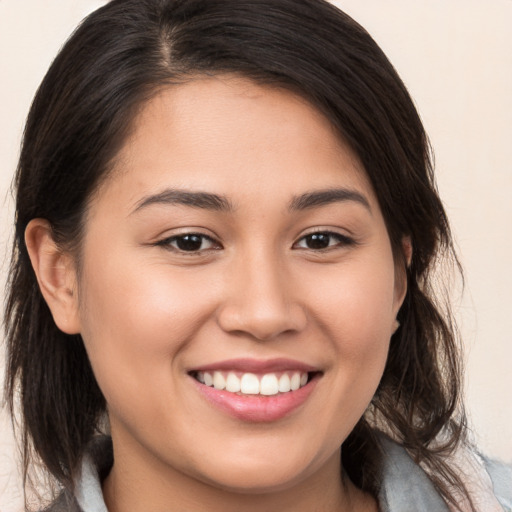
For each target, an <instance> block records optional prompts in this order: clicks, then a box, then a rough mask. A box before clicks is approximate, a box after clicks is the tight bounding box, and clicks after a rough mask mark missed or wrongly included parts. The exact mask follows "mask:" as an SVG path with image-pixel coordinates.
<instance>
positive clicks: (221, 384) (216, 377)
mask: <svg viewBox="0 0 512 512" xmlns="http://www.w3.org/2000/svg"><path fill="white" fill-rule="evenodd" d="M213 387H214V388H215V389H224V388H225V387H226V379H225V378H224V375H222V373H220V372H213Z"/></svg>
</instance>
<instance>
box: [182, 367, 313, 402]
mask: <svg viewBox="0 0 512 512" xmlns="http://www.w3.org/2000/svg"><path fill="white" fill-rule="evenodd" d="M315 373H316V372H304V371H285V372H272V373H264V374H256V373H250V372H247V373H242V372H236V371H221V370H214V371H196V372H192V373H191V376H192V377H193V378H194V379H196V380H197V381H198V382H200V383H201V384H203V385H205V386H208V387H211V388H214V389H216V390H219V391H228V392H230V393H234V394H237V395H241V396H243V395H260V396H275V395H281V394H285V393H290V392H292V391H297V390H299V389H300V388H302V387H304V386H305V385H306V384H307V383H308V382H309V381H310V380H311V378H312V377H313V376H314V374H315Z"/></svg>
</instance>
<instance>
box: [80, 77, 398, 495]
mask: <svg viewBox="0 0 512 512" xmlns="http://www.w3.org/2000/svg"><path fill="white" fill-rule="evenodd" d="M401 281H402V280H400V279H398V278H397V276H396V272H395V263H394V261H393V256H392V251H391V246H390V241H389V238H388V234H387V231H386V227H385V224H384V221H383V218H382V214H381V211H380V209H379V206H378V203H377V200H376V197H375V194H374V192H373V190H372V187H371V185H370V184H369V181H368V179H367V177H366V176H365V172H364V170H363V169H362V167H361V164H360V163H359V161H358V159H357V158H356V157H355V155H354V154H353V153H352V151H351V150H350V149H349V148H348V147H347V146H346V145H345V144H344V143H343V142H342V141H341V140H340V139H339V137H338V136H337V134H336V133H335V132H334V130H333V129H332V127H331V125H330V124H329V122H328V121H327V120H326V119H325V118H324V117H323V116H322V115H320V114H319V113H318V112H317V111H316V110H315V109H314V108H313V107H312V106H311V105H309V104H308V103H307V102H305V101H304V100H303V99H301V98H299V97H297V96H295V95H293V94H292V93H290V92H286V91H282V90H276V89H271V88H266V87H262V86H258V85H255V84H253V83H251V82H249V81H246V80H243V79H240V78H234V77H222V76H221V77H216V78H204V79H201V78H198V79H196V80H193V81H191V82H189V83H187V84H185V85H179V86H176V87H172V88H169V89H166V90H163V91H162V92H161V93H159V95H158V96H156V97H155V98H153V99H152V100H151V101H150V102H149V103H148V104H147V105H146V106H145V107H144V109H143V110H142V112H141V113H140V115H139V116H138V117H137V119H136V120H135V125H134V130H133V131H132V134H131V136H130V138H129V140H127V142H126V143H125V145H124V147H123V148H122V149H121V151H120V153H119V155H118V157H117V160H116V163H115V169H114V172H113V173H112V175H111V176H110V177H109V179H108V180H107V181H106V182H105V183H104V184H103V185H102V186H101V187H100V189H99V190H98V192H97V194H95V196H94V197H93V200H92V203H91V206H90V210H89V214H88V217H87V221H86V227H85V237H84V242H83V247H82V267H81V275H80V277H79V279H78V290H79V301H78V302H77V306H76V307H77V314H78V317H79V322H80V331H81V334H82V337H83V339H84V342H85V344H86V348H87V351H88V354H89V357H90V360H91V364H92V367H93V370H94V372H95V375H96V378H97V380H98V383H99V386H100V388H101V389H102V391H103V393H104V395H105V398H106V400H107V403H108V412H109V416H110V421H111V428H112V435H113V439H114V448H115V450H116V464H117V463H118V461H124V463H125V464H126V465H130V464H131V465H132V466H137V467H140V468H145V469H146V471H147V472H149V473H151V471H153V472H156V471H157V469H158V472H159V474H163V473H166V472H167V473H168V474H173V475H180V477H184V478H189V479H194V480H197V481H201V482H206V483H209V484H211V485H213V486H217V487H220V488H224V489H234V490H243V491H251V490H260V491H262V490H267V491H268V490H272V489H278V488H286V487H289V486H293V485H294V484H297V483H299V482H303V481H306V480H307V479H308V478H311V477H313V475H315V474H319V473H321V472H322V471H323V470H324V469H325V468H327V467H331V468H332V467H336V468H337V466H338V461H339V455H340V446H341V444H342V442H343V441H344V439H345V438H346V437H347V435H348V434H349V433H350V431H351V430H352V428H353V427H354V425H355V424H356V422H357V421H358V419H359V418H360V417H361V416H362V414H363V413H364V411H365V409H366V407H367V405H368V403H369V402H370V400H371V398H372V396H373V394H374V392H375V389H376V387H377V385H378V383H379V380H380V378H381V375H382V372H383V369H384V365H385V361H386V357H387V352H388V344H389V339H390V336H391V334H392V330H393V324H394V319H395V317H396V313H397V311H398V308H399V306H400V304H401V301H402V298H403V295H404V291H405V290H403V289H402V287H401V285H399V284H398V283H400V282H401ZM276 453H279V454H280V455H279V457H276V456H275V454H276ZM333 461H335V463H334V462H333ZM333 464H334V466H333Z"/></svg>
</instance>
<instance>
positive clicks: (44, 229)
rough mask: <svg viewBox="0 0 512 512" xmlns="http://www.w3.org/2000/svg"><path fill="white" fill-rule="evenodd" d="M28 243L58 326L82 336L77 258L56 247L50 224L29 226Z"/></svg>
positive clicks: (41, 221) (40, 221)
mask: <svg viewBox="0 0 512 512" xmlns="http://www.w3.org/2000/svg"><path fill="white" fill-rule="evenodd" d="M25 243H26V245H27V249H28V254H29V257H30V261H31V263H32V267H33V268H34V272H35V273H36V277H37V282H38V283H39V288H40V290H41V293H42V294H43V297H44V299H45V301H46V303H47V304H48V307H49V308H50V311H51V312H52V316H53V320H54V321H55V324H56V325H57V327H58V328H59V329H60V330H61V331H63V332H65V333H66V334H78V333H79V332H80V318H79V310H78V297H77V288H76V271H75V267H74V264H73V258H72V257H71V255H70V254H69V253H67V252H64V251H62V250H61V249H60V248H59V247H58V245H57V244H56V243H55V241H54V239H53V233H52V229H51V226H50V223H49V222H48V221H46V220H44V219H32V220H31V221H30V222H29V223H28V226H27V229H26V230H25Z"/></svg>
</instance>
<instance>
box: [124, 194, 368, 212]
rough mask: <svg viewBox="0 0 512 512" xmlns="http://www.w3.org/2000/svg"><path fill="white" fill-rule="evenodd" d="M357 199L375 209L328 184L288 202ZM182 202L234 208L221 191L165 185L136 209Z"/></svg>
mask: <svg viewBox="0 0 512 512" xmlns="http://www.w3.org/2000/svg"><path fill="white" fill-rule="evenodd" d="M346 201H354V202H356V203H359V204H361V205H362V206H364V207H365V208H366V209H367V210H368V211H369V212H370V213H372V210H371V207H370V203H369V201H368V199H366V197H365V196H364V195H363V194H361V193H360V192H358V191H356V190H351V189H346V188H329V189H324V190H315V191H312V192H306V193H304V194H301V195H299V196H295V197H293V198H292V200H291V201H290V203H289V205H288V209H289V210H290V211H300V210H307V209H309V208H318V207H320V206H326V205H328V204H332V203H338V202H346ZM155 204H160V205H182V206H190V207H192V208H199V209H204V210H212V211H220V212H230V211H233V210H234V207H233V204H232V203H231V201H230V200H229V199H228V198H227V197H225V196H222V195H219V194H213V193H210V192H192V191H189V190H179V189H166V190H164V191H162V192H159V193H158V194H152V195H149V196H146V197H143V198H142V199H141V200H140V201H138V202H137V204H136V206H135V209H134V210H133V211H132V213H135V212H137V211H139V210H142V209H143V208H146V207H148V206H151V205H155Z"/></svg>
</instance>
